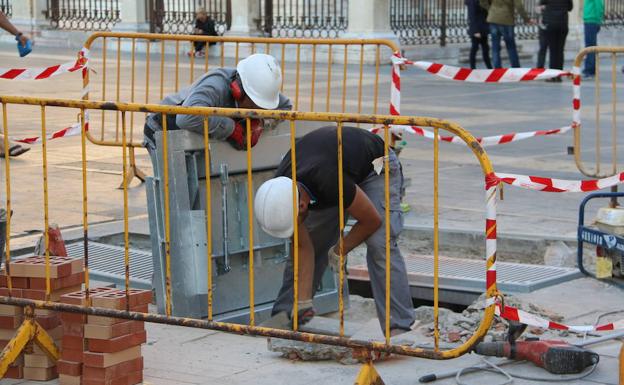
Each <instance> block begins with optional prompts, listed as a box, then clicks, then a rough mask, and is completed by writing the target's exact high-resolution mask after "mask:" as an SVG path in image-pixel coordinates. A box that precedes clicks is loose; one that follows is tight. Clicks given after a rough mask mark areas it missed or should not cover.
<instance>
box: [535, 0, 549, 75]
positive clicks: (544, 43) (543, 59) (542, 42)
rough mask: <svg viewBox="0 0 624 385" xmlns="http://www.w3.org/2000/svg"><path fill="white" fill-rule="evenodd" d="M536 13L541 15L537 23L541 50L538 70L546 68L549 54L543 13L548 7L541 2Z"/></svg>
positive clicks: (538, 57)
mask: <svg viewBox="0 0 624 385" xmlns="http://www.w3.org/2000/svg"><path fill="white" fill-rule="evenodd" d="M535 8H536V9H535V11H536V13H537V14H538V15H539V19H538V22H537V29H538V31H537V33H538V35H537V36H538V38H537V39H538V41H539V49H538V50H537V68H544V67H546V52H548V41H547V40H546V26H545V25H544V23H542V13H543V12H544V8H546V6H545V5H544V4H543V1H540V5H538V6H537V7H535Z"/></svg>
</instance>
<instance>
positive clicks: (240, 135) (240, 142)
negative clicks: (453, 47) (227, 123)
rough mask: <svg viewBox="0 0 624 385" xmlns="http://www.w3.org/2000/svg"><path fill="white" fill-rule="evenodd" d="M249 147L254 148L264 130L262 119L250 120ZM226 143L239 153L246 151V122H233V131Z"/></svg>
mask: <svg viewBox="0 0 624 385" xmlns="http://www.w3.org/2000/svg"><path fill="white" fill-rule="evenodd" d="M250 127H251V147H253V146H255V145H256V144H257V143H258V140H259V139H260V136H261V135H262V131H263V130H264V121H263V120H262V119H251V122H250ZM227 140H228V142H230V144H231V145H232V147H234V148H235V149H237V150H239V151H243V150H246V149H247V122H246V121H245V120H236V121H235V122H234V131H232V134H231V135H230V136H229V137H228V138H227Z"/></svg>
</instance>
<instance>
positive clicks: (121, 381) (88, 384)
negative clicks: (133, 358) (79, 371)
mask: <svg viewBox="0 0 624 385" xmlns="http://www.w3.org/2000/svg"><path fill="white" fill-rule="evenodd" d="M142 382H143V371H140V372H134V373H129V374H127V375H125V376H123V377H119V378H117V379H113V380H101V379H97V380H95V379H90V380H86V379H83V380H82V384H83V385H135V384H140V383H142Z"/></svg>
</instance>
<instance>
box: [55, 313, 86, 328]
mask: <svg viewBox="0 0 624 385" xmlns="http://www.w3.org/2000/svg"><path fill="white" fill-rule="evenodd" d="M61 321H62V322H63V323H64V324H76V325H83V324H86V323H87V315H86V314H80V313H61Z"/></svg>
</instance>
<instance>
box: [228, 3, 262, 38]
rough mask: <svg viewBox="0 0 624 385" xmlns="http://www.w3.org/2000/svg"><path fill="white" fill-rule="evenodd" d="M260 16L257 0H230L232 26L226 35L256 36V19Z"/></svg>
mask: <svg viewBox="0 0 624 385" xmlns="http://www.w3.org/2000/svg"><path fill="white" fill-rule="evenodd" d="M259 17H260V9H259V6H258V1H257V0H232V26H231V28H230V30H229V31H227V32H226V33H225V34H226V35H234V36H258V35H259V34H260V32H259V31H258V26H257V24H256V19H258V18H259Z"/></svg>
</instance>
